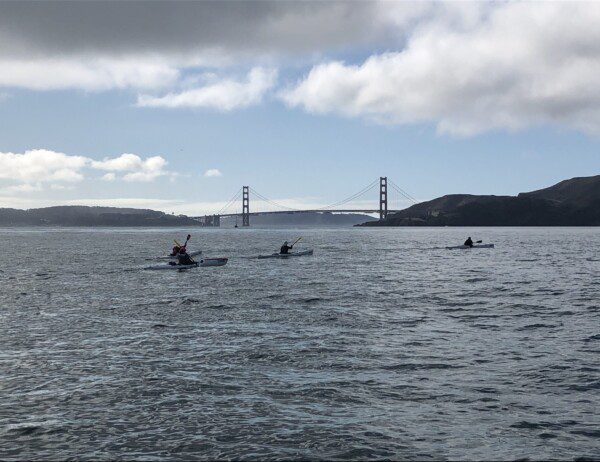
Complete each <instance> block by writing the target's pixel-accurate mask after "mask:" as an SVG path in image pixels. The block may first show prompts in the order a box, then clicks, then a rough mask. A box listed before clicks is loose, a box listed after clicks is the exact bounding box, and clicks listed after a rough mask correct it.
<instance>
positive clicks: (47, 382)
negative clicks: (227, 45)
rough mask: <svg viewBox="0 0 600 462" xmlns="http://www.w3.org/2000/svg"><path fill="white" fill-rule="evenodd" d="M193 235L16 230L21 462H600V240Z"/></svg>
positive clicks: (460, 232)
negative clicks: (211, 260)
mask: <svg viewBox="0 0 600 462" xmlns="http://www.w3.org/2000/svg"><path fill="white" fill-rule="evenodd" d="M187 232H188V230H173V229H141V230H140V229H123V230H115V229H33V228H32V229H1V230H0V246H1V249H0V250H1V251H0V459H4V460H15V459H19V460H20V459H29V458H34V459H45V460H63V459H81V460H89V459H94V460H106V459H115V458H117V459H127V460H135V459H139V460H156V459H164V458H168V459H173V460H178V459H182V460H190V459H215V458H219V459H247V460H252V459H408V458H410V459H422V460H427V459H435V460H439V459H472V460H474V459H494V460H509V459H517V458H529V459H533V460H541V459H576V458H598V457H599V456H600V254H599V249H600V230H598V229H594V228H576V229H568V228H479V229H466V228H462V229H461V228H436V229H434V228H423V229H416V228H415V229H405V228H398V229H285V230H283V229H280V230H260V229H237V230H234V229H211V230H192V234H193V238H192V241H191V244H190V245H189V248H190V249H192V250H193V249H196V248H202V249H203V250H204V251H205V255H206V256H215V257H220V256H227V257H230V261H229V263H228V265H227V266H225V267H220V268H198V269H194V270H190V271H183V272H178V271H144V270H142V269H141V268H143V267H144V266H146V265H149V264H153V263H155V261H154V260H152V257H154V256H158V255H161V254H163V253H165V252H166V251H168V249H169V248H170V246H171V245H172V240H173V238H177V239H180V240H181V239H183V238H184V236H185V234H187ZM466 234H470V235H472V236H473V238H474V239H484V241H485V242H493V243H495V244H496V248H495V249H480V250H468V251H462V250H452V251H451V250H446V249H444V248H443V247H444V246H446V245H452V244H460V243H461V242H462V241H463V240H464V239H465V238H466ZM296 236H302V237H303V240H302V241H301V244H299V245H298V248H303V249H306V248H314V249H315V253H314V256H312V257H302V258H294V259H287V260H257V259H252V258H246V257H249V256H253V255H257V254H259V253H270V252H273V251H276V250H277V248H278V247H279V245H281V242H282V241H283V240H285V239H287V240H291V239H294V238H295V237H296Z"/></svg>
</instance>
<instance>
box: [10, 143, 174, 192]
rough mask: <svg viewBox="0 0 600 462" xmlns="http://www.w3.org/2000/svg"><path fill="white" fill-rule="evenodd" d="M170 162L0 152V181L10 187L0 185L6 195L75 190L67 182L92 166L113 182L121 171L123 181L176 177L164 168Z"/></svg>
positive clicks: (131, 156)
mask: <svg viewBox="0 0 600 462" xmlns="http://www.w3.org/2000/svg"><path fill="white" fill-rule="evenodd" d="M166 166H167V161H166V160H165V159H164V158H163V157H161V156H153V157H147V158H145V159H142V158H141V157H140V156H138V155H136V154H122V155H120V156H119V157H115V158H105V159H104V160H102V161H96V160H93V159H90V158H88V157H84V156H76V155H68V154H65V153H62V152H55V151H51V150H48V149H32V150H28V151H25V152H23V153H13V152H0V180H7V181H9V182H10V183H16V184H10V183H9V185H8V186H3V187H1V188H0V192H2V193H6V194H18V193H33V192H39V191H43V190H44V189H47V187H49V188H50V189H51V190H54V191H59V190H68V189H73V188H72V187H71V186H67V185H68V184H73V183H78V182H81V181H82V180H83V179H84V173H85V171H86V169H87V170H89V169H95V170H104V171H107V172H108V173H106V174H105V175H103V176H102V177H101V178H100V179H101V180H104V181H114V180H116V179H117V175H116V173H115V172H118V173H121V174H122V177H121V179H123V180H124V181H131V182H136V181H138V182H149V181H153V180H155V179H156V178H159V177H162V176H170V177H174V176H175V173H173V172H169V171H167V170H166V169H165V168H166Z"/></svg>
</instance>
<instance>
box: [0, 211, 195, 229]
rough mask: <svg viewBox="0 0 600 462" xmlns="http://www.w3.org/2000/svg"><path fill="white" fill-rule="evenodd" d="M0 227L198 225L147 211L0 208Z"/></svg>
mask: <svg viewBox="0 0 600 462" xmlns="http://www.w3.org/2000/svg"><path fill="white" fill-rule="evenodd" d="M0 226H199V223H198V222H197V221H195V220H192V219H191V218H189V217H187V216H184V215H167V214H166V213H164V212H158V211H156V210H148V209H132V208H117V207H86V206H58V207H45V208H39V209H29V210H19V209H6V208H5V209H0Z"/></svg>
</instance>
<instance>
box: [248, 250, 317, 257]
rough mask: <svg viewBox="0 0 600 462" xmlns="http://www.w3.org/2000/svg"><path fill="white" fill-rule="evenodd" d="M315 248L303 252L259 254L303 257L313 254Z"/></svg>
mask: <svg viewBox="0 0 600 462" xmlns="http://www.w3.org/2000/svg"><path fill="white" fill-rule="evenodd" d="M313 252H314V250H313V249H310V250H304V251H302V252H290V253H272V254H271V255H259V256H258V258H260V259H264V258H289V257H303V256H305V255H312V254H313Z"/></svg>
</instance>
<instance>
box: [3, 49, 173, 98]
mask: <svg viewBox="0 0 600 462" xmlns="http://www.w3.org/2000/svg"><path fill="white" fill-rule="evenodd" d="M178 78H179V70H178V69H177V68H175V67H173V66H170V65H169V64H168V63H167V62H164V61H161V60H158V59H153V58H145V57H139V56H129V57H123V58H102V57H99V58H96V57H88V56H84V57H81V58H77V59H72V58H67V57H55V58H30V59H21V58H9V59H6V58H2V56H1V55H0V86H4V87H19V88H26V89H29V90H64V89H71V88H75V89H83V90H88V91H102V90H110V89H124V88H137V89H153V88H163V87H166V86H169V85H173V84H175V83H176V82H177V80H178Z"/></svg>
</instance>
